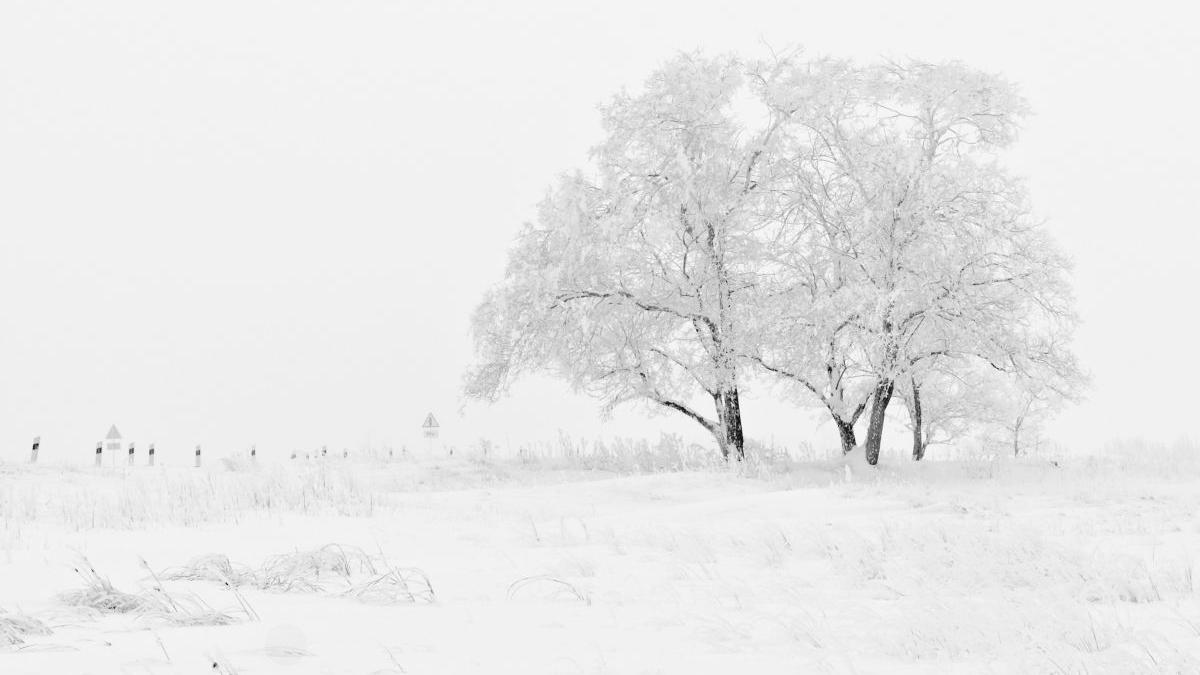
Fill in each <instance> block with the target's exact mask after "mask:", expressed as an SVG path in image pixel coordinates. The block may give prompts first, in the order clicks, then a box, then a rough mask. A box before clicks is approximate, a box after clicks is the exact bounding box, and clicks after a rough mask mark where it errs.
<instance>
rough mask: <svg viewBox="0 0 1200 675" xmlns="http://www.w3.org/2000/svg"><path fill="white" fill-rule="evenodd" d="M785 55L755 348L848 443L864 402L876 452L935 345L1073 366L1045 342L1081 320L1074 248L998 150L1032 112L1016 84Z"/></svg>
mask: <svg viewBox="0 0 1200 675" xmlns="http://www.w3.org/2000/svg"><path fill="white" fill-rule="evenodd" d="M779 67H780V68H781V69H782V70H783V71H784V72H783V73H776V74H775V75H774V76H773V77H772V79H771V81H770V83H769V86H768V87H767V91H768V92H769V93H768V97H767V100H769V101H770V102H772V104H773V105H775V106H777V107H783V108H787V109H789V110H794V111H795V112H794V113H793V114H791V115H790V116H789V117H788V121H787V124H786V126H785V129H784V134H785V136H786V137H787V141H786V143H784V144H783V147H784V148H785V149H786V155H787V156H786V161H788V162H790V165H791V167H792V172H791V174H790V176H791V180H790V184H788V185H786V186H784V185H782V184H780V185H778V186H777V187H776V195H777V196H776V200H777V204H778V205H779V209H778V213H779V217H780V218H781V219H783V220H785V221H786V222H787V225H788V227H787V230H786V232H787V235H786V236H785V237H784V238H783V241H785V242H786V244H785V245H784V246H780V247H777V248H775V249H773V250H772V251H771V255H773V256H774V257H775V258H776V263H777V267H778V269H779V270H781V273H780V274H779V275H777V276H776V277H775V278H773V279H772V280H771V285H773V286H775V290H774V291H772V292H764V293H762V294H760V299H761V300H762V301H763V302H765V303H766V304H767V306H769V307H773V308H774V311H771V312H766V313H761V312H760V315H765V316H772V317H779V320H778V321H777V322H776V323H775V324H774V326H773V327H768V328H767V329H765V330H764V331H762V335H763V336H764V338H765V339H764V340H762V341H761V342H760V343H759V344H758V345H757V352H756V353H755V354H754V355H753V358H755V360H757V361H759V362H760V363H761V364H762V365H763V366H764V367H766V368H767V369H768V370H770V371H772V372H774V373H776V374H779V375H782V376H784V377H787V378H790V379H792V380H794V381H796V382H799V383H800V384H801V385H803V387H805V388H807V389H808V390H810V391H811V392H812V393H813V394H815V395H816V397H817V398H818V400H820V401H821V402H822V404H824V405H825V406H826V407H827V408H829V410H830V412H831V414H832V415H833V417H834V419H835V421H837V422H838V425H839V432H840V435H841V437H842V439H843V444H844V447H845V445H846V444H847V443H849V442H851V441H853V440H854V436H853V423H854V422H855V421H856V420H857V418H858V416H859V415H861V414H862V412H863V410H864V408H865V406H866V405H867V404H868V403H869V425H868V429H867V438H866V443H865V450H866V455H867V460H868V462H870V463H872V464H873V463H875V462H876V461H877V459H878V455H879V449H880V445H881V443H882V437H883V430H884V422H885V420H886V412H887V408H888V404H889V403H890V401H891V398H892V396H893V394H894V392H895V388H896V386H897V383H898V382H899V381H901V380H902V379H904V378H905V377H906V375H907V374H908V373H910V372H911V371H914V370H915V369H918V368H921V367H922V366H923V365H924V364H925V362H927V361H928V360H931V359H941V358H946V357H954V358H966V357H970V358H975V359H979V360H981V361H983V362H986V363H988V364H990V365H992V366H993V367H994V368H996V369H1000V370H1010V371H1013V372H1026V371H1028V372H1032V369H1031V368H1029V367H1028V364H1029V363H1030V362H1033V361H1038V360H1044V359H1048V358H1051V357H1057V358H1061V359H1062V361H1061V362H1060V363H1059V364H1058V366H1059V370H1061V371H1067V370H1070V369H1071V368H1072V367H1073V361H1071V360H1070V358H1069V353H1068V352H1066V351H1064V350H1054V351H1053V352H1051V351H1047V350H1046V349H1045V345H1046V343H1047V341H1048V340H1051V339H1053V340H1060V339H1061V338H1062V337H1063V336H1069V332H1070V326H1071V324H1072V322H1073V315H1072V313H1071V298H1070V293H1069V290H1068V288H1067V286H1066V282H1065V271H1066V269H1067V263H1066V261H1065V259H1064V258H1063V257H1062V256H1061V255H1059V254H1058V253H1057V251H1056V250H1055V248H1054V246H1053V243H1052V242H1051V241H1050V240H1049V238H1048V237H1047V236H1046V234H1045V232H1044V230H1043V229H1042V227H1041V226H1040V223H1038V222H1037V221H1036V220H1034V219H1033V218H1032V217H1031V216H1030V210H1029V207H1028V205H1027V199H1026V191H1025V187H1024V185H1023V183H1021V182H1020V181H1019V180H1017V179H1015V178H1013V177H1012V176H1010V175H1009V174H1008V173H1007V172H1006V171H1004V169H1003V168H1002V167H1001V165H1000V164H999V159H1000V155H999V153H1000V151H1001V150H1003V149H1004V148H1005V147H1006V146H1008V145H1009V144H1010V143H1011V142H1012V141H1013V140H1014V139H1015V137H1016V133H1017V128H1018V123H1019V121H1020V119H1021V118H1022V117H1023V116H1024V114H1025V111H1026V105H1025V103H1024V101H1023V100H1022V99H1021V98H1020V97H1019V96H1018V95H1017V94H1016V93H1015V91H1014V89H1013V87H1012V86H1011V85H1010V84H1008V83H1007V82H1005V81H1004V80H1003V79H1001V78H999V77H997V76H993V75H989V74H986V73H981V72H978V71H975V70H972V69H970V68H967V67H965V66H963V65H961V64H958V63H947V64H938V65H935V64H926V63H920V62H909V63H886V64H882V65H874V66H868V67H855V66H852V65H849V64H846V63H844V62H836V61H816V62H804V61H792V62H789V63H784V64H782V65H781V66H779ZM780 310H782V311H780ZM864 386H865V387H866V390H867V391H866V392H864V390H863V388H864Z"/></svg>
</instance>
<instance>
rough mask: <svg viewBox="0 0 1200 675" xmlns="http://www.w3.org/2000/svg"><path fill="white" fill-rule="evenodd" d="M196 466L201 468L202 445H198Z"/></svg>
mask: <svg viewBox="0 0 1200 675" xmlns="http://www.w3.org/2000/svg"><path fill="white" fill-rule="evenodd" d="M196 468H197V469H199V468H200V446H199V445H197V446H196Z"/></svg>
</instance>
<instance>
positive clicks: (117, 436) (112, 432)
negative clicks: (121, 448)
mask: <svg viewBox="0 0 1200 675" xmlns="http://www.w3.org/2000/svg"><path fill="white" fill-rule="evenodd" d="M104 439H105V440H108V441H119V440H121V432H119V431H117V425H115V424H114V425H112V428H111V429H109V430H108V435H107V436H105V437H104Z"/></svg>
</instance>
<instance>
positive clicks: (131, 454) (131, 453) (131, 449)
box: [129, 443, 133, 466]
mask: <svg viewBox="0 0 1200 675" xmlns="http://www.w3.org/2000/svg"><path fill="white" fill-rule="evenodd" d="M129 466H133V443H130V444H129Z"/></svg>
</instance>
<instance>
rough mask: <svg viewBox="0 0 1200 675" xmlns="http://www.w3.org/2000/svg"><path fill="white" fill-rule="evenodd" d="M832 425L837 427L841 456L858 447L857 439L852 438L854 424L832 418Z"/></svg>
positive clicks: (838, 418)
mask: <svg viewBox="0 0 1200 675" xmlns="http://www.w3.org/2000/svg"><path fill="white" fill-rule="evenodd" d="M833 423H834V424H836V425H837V430H838V437H839V438H841V440H842V454H843V455H844V454H846V453H848V452H850V451H851V450H853V449H854V446H856V445H858V439H857V438H856V437H855V436H854V422H847V421H845V420H843V419H842V418H840V417H834V418H833Z"/></svg>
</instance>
